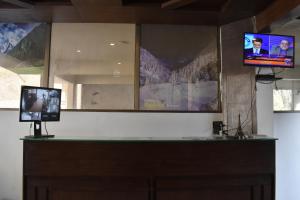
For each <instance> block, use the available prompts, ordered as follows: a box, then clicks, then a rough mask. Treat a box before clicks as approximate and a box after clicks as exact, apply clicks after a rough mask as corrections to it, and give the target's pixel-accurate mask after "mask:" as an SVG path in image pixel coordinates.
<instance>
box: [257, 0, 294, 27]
mask: <svg viewBox="0 0 300 200" xmlns="http://www.w3.org/2000/svg"><path fill="white" fill-rule="evenodd" d="M299 5H300V0H288V1H287V0H276V1H275V2H274V3H273V4H271V5H270V6H269V7H268V8H266V9H265V10H263V11H262V12H261V13H259V14H258V15H256V16H255V17H256V29H257V31H258V32H259V31H261V30H263V29H264V28H266V27H268V26H270V25H271V24H272V23H273V22H274V21H276V20H278V19H280V18H281V17H283V16H284V15H286V14H288V12H290V11H291V10H292V9H294V8H296V7H297V6H299Z"/></svg>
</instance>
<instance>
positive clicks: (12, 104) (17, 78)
mask: <svg viewBox="0 0 300 200" xmlns="http://www.w3.org/2000/svg"><path fill="white" fill-rule="evenodd" d="M49 30H50V29H49V25H47V24H43V23H26V24H25V23H0V108H18V107H19V106H20V99H19V98H20V88H21V85H29V86H41V85H42V83H43V82H45V76H44V74H45V73H44V71H46V70H47V69H46V68H45V67H44V64H45V50H46V43H47V38H48V34H49Z"/></svg>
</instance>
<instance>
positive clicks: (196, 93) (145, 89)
mask: <svg viewBox="0 0 300 200" xmlns="http://www.w3.org/2000/svg"><path fill="white" fill-rule="evenodd" d="M157 28H160V27H157ZM188 28H189V27H187V29H188ZM192 28H194V27H192ZM152 29H153V27H152ZM176 31H177V33H176ZM184 31H186V30H184ZM166 32H167V34H166V35H167V36H166V37H169V38H174V39H176V40H174V39H173V41H174V43H175V44H176V45H173V44H172V40H170V39H168V38H167V39H166V40H162V39H160V38H159V39H158V40H160V42H156V41H155V39H157V37H164V35H163V34H162V32H161V31H160V34H157V36H156V37H155V33H154V34H153V33H152V34H151V38H150V37H149V38H150V39H151V43H147V41H145V39H144V43H143V31H142V42H141V47H140V109H141V110H170V111H176V110H177V111H199V112H206V111H209V112H211V111H218V110H219V107H220V105H219V80H218V77H219V72H218V53H217V42H216V41H217V39H216V35H215V37H212V36H209V37H208V38H205V37H203V38H200V39H199V38H198V39H195V40H194V41H196V42H197V40H198V41H200V42H201V40H202V43H205V44H200V45H198V46H197V45H193V42H190V43H189V41H187V42H185V41H184V40H185V38H183V37H177V38H176V34H177V35H181V33H180V32H182V30H178V29H177V27H176V26H173V27H172V26H170V27H169V32H168V31H166ZM193 32H194V29H193ZM174 35H175V36H174ZM153 36H154V37H153ZM168 40H169V41H168ZM178 40H183V42H181V43H180V42H178ZM164 41H166V43H167V44H163V43H164ZM200 42H199V43H200ZM147 44H148V45H147ZM152 44H158V45H160V47H158V48H156V47H154V46H151V45H152ZM166 51H167V52H168V54H164V52H166ZM172 51H173V52H174V53H173V54H172ZM189 52H192V53H189Z"/></svg>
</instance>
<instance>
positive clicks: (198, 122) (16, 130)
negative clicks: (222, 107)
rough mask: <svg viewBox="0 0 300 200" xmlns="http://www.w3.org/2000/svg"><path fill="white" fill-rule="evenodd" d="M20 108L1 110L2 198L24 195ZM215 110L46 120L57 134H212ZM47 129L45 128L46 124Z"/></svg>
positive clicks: (69, 115) (26, 127) (216, 116)
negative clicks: (57, 120)
mask: <svg viewBox="0 0 300 200" xmlns="http://www.w3.org/2000/svg"><path fill="white" fill-rule="evenodd" d="M18 113H19V112H18V111H0V127H1V131H0V138H1V140H0V158H1V159H0V200H20V199H21V197H22V155H23V154H22V153H23V152H22V148H23V146H22V141H20V140H19V138H21V137H24V136H25V135H28V134H29V124H30V123H23V122H22V123H21V122H18V120H19V118H18ZM221 118H222V114H215V113H211V114H209V113H115V112H106V113H101V112H62V114H61V121H60V122H49V123H47V129H48V132H49V134H54V135H56V136H60V135H66V136H72V135H74V136H78V135H80V136H113V137H123V136H124V137H125V136H126V137H134V136H140V137H143V136H145V137H182V136H209V135H211V133H212V121H214V120H221ZM43 128H44V127H43Z"/></svg>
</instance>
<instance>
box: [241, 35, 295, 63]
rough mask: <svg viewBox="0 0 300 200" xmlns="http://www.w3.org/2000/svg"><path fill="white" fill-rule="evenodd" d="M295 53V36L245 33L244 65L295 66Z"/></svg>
mask: <svg viewBox="0 0 300 200" xmlns="http://www.w3.org/2000/svg"><path fill="white" fill-rule="evenodd" d="M294 55H295V37H294V36H286V35H273V34H259V33H245V34H244V65H253V66H257V67H261V66H263V67H284V68H293V67H294V62H295V56H294Z"/></svg>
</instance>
